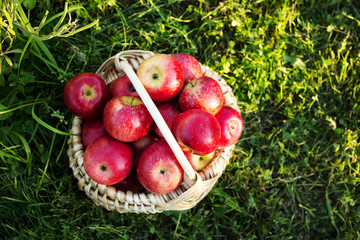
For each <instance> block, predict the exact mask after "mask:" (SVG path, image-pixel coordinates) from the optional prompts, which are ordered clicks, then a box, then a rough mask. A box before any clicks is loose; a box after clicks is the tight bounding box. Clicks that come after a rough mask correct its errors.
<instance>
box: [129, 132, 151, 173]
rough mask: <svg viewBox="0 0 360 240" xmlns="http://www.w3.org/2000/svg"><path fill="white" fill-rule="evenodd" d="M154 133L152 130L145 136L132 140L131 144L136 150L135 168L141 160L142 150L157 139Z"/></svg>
mask: <svg viewBox="0 0 360 240" xmlns="http://www.w3.org/2000/svg"><path fill="white" fill-rule="evenodd" d="M154 135H155V134H154V133H152V131H151V130H150V131H149V132H148V133H147V134H146V135H145V136H144V137H142V138H140V139H139V140H137V141H135V142H131V143H130V144H131V146H132V148H133V150H134V164H133V168H134V169H135V168H136V166H137V162H138V160H139V157H140V154H141V153H142V151H143V150H144V149H145V148H146V147H147V146H149V145H150V144H151V143H152V142H154V141H156V140H155V138H154Z"/></svg>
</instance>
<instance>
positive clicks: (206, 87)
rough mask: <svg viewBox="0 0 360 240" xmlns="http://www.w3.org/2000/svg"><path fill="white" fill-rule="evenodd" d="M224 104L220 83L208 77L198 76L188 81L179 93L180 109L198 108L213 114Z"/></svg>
mask: <svg viewBox="0 0 360 240" xmlns="http://www.w3.org/2000/svg"><path fill="white" fill-rule="evenodd" d="M223 104H224V95H223V92H222V89H221V87H220V84H219V83H218V82H217V81H216V80H214V79H213V78H210V77H200V78H197V79H194V80H191V81H189V82H188V83H187V84H186V85H185V86H184V89H183V90H182V91H181V93H180V95H179V105H180V108H181V110H182V111H186V110H188V109H192V108H199V109H203V110H205V111H208V112H209V113H211V114H213V115H215V114H217V113H218V112H219V111H220V109H221V107H222V106H223Z"/></svg>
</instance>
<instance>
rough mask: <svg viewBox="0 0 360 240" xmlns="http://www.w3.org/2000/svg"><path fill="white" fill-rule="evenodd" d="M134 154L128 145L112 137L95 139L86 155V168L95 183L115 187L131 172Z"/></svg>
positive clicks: (87, 149)
mask: <svg viewBox="0 0 360 240" xmlns="http://www.w3.org/2000/svg"><path fill="white" fill-rule="evenodd" d="M132 163H133V153H132V150H131V147H130V146H129V144H128V143H123V142H120V141H117V140H115V139H113V138H112V137H110V136H102V137H99V138H97V139H95V140H94V141H93V142H92V143H90V145H89V146H88V148H86V150H85V153H84V168H85V171H86V173H87V174H88V175H89V177H90V178H91V179H93V180H94V181H95V182H97V183H100V184H104V185H113V184H115V183H118V182H120V181H122V180H124V179H125V178H126V177H127V176H128V175H129V174H130V171H131V168H132Z"/></svg>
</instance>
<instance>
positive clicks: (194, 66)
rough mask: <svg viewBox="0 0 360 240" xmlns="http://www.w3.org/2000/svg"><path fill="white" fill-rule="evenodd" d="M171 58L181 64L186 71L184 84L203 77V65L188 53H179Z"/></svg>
mask: <svg viewBox="0 0 360 240" xmlns="http://www.w3.org/2000/svg"><path fill="white" fill-rule="evenodd" d="M171 56H173V57H174V58H176V59H177V60H178V61H179V62H180V64H181V66H182V68H183V70H184V84H186V83H187V82H188V81H190V80H193V79H196V78H199V77H201V76H203V72H202V69H201V64H200V63H199V62H198V60H196V58H194V57H193V56H191V55H189V54H186V53H177V54H173V55H171Z"/></svg>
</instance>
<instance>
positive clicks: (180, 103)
mask: <svg viewBox="0 0 360 240" xmlns="http://www.w3.org/2000/svg"><path fill="white" fill-rule="evenodd" d="M136 74H137V76H138V77H139V79H140V81H141V82H142V84H143V86H144V87H145V89H146V90H147V92H148V94H149V95H150V97H151V98H152V100H153V101H154V102H155V104H156V106H157V108H158V110H159V112H160V113H161V115H162V116H163V118H164V120H165V122H166V124H167V125H168V127H169V129H170V130H171V132H172V134H173V135H174V137H175V139H176V141H177V142H178V144H179V146H180V147H181V149H182V150H183V152H184V155H185V156H186V158H187V159H188V160H189V162H190V164H191V166H192V167H193V169H194V170H195V171H201V170H202V169H204V168H205V167H206V166H207V165H208V164H209V163H210V162H211V160H212V159H213V157H214V156H215V153H216V151H219V150H221V149H224V148H226V147H227V146H230V145H232V144H234V143H236V142H237V141H238V140H239V138H240V136H241V134H242V131H243V119H242V117H241V115H240V114H239V112H237V111H236V110H235V109H233V108H231V107H228V106H224V105H223V104H224V94H223V92H222V89H221V87H220V85H219V83H218V82H217V81H216V80H214V79H213V78H210V77H206V76H203V72H202V69H201V65H200V63H199V62H198V61H197V60H196V59H195V58H194V57H193V56H191V55H189V54H185V53H178V54H173V55H167V54H156V55H153V56H151V57H149V58H147V59H145V60H144V61H143V62H142V63H141V64H140V65H139V67H138V69H137V71H136ZM64 100H65V104H66V106H67V107H68V109H69V110H70V111H71V112H72V113H73V114H74V115H76V116H79V117H81V118H83V119H84V123H83V125H82V141H83V145H84V148H85V153H84V169H85V171H86V173H87V174H88V175H89V177H90V178H91V179H93V180H94V181H96V182H97V183H99V184H104V185H113V186H114V187H116V188H117V189H120V190H122V191H132V192H134V193H136V192H138V191H139V190H141V189H142V187H144V188H145V189H146V190H148V191H150V192H152V193H155V194H166V193H169V192H171V191H173V190H174V189H176V188H177V187H178V185H179V184H180V183H181V182H182V178H183V169H182V168H181V166H180V164H179V163H178V161H177V159H176V157H175V155H174V154H173V152H172V150H171V148H170V147H169V145H168V144H167V142H166V141H165V140H164V138H163V135H162V134H161V132H160V130H159V128H158V127H157V126H156V124H155V122H154V121H153V119H152V117H151V115H150V113H149V112H148V110H147V108H146V107H145V105H144V103H143V102H142V100H141V99H140V97H139V95H138V93H137V92H136V90H135V89H134V87H133V85H132V83H131V81H130V79H129V78H128V77H127V76H126V75H125V76H122V77H119V78H118V79H116V80H115V81H113V82H112V83H111V84H110V85H109V86H107V85H106V84H105V82H104V80H103V79H102V78H101V77H99V76H98V75H96V74H93V73H89V72H85V73H80V74H78V75H76V76H74V77H73V78H71V79H70V80H69V81H68V82H67V84H66V85H65V88H64Z"/></svg>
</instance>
